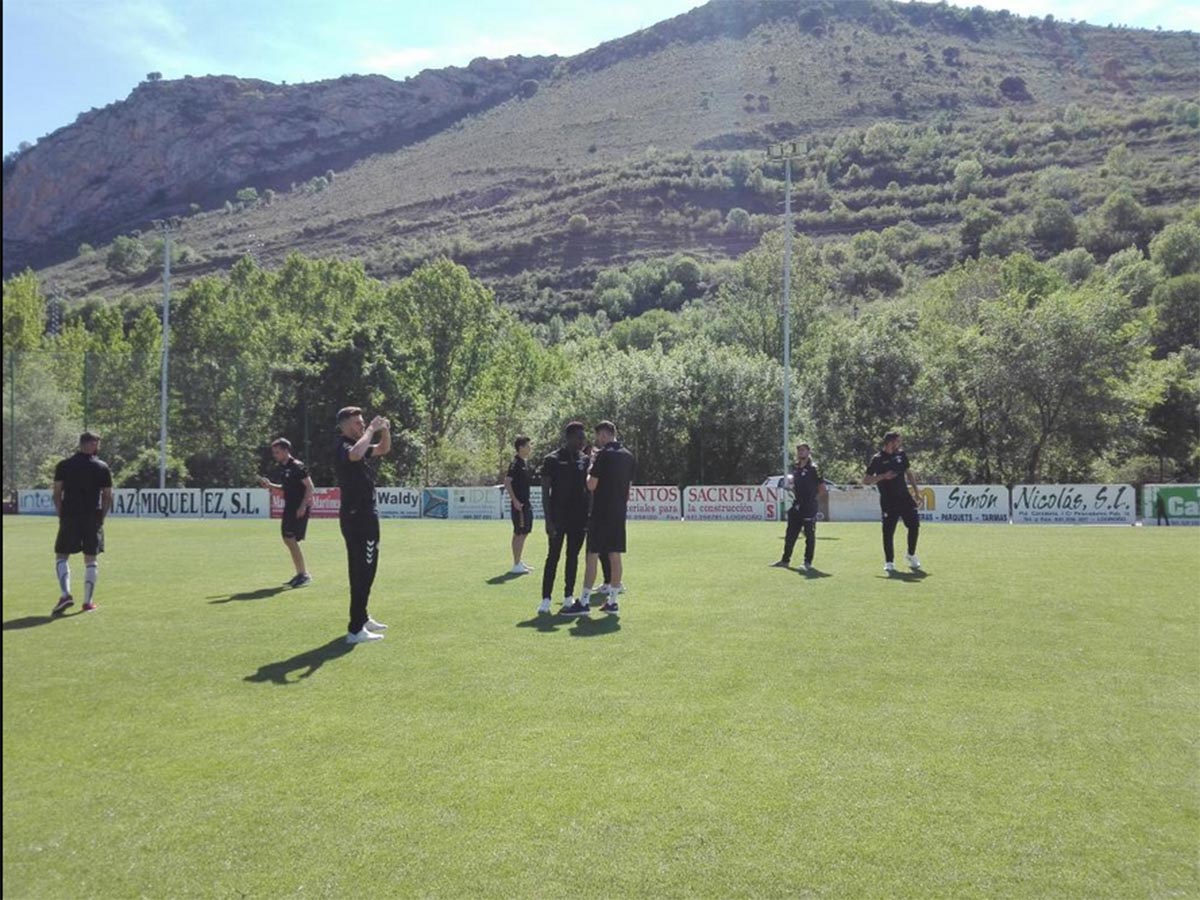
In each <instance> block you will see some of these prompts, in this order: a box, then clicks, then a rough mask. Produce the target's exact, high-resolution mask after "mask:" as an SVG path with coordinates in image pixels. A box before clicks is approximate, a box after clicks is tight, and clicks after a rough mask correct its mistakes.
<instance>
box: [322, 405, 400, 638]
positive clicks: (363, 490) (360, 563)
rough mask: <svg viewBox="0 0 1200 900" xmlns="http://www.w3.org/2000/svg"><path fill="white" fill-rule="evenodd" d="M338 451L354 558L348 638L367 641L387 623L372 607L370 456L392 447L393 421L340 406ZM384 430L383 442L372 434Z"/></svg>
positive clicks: (375, 542)
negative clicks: (368, 418)
mask: <svg viewBox="0 0 1200 900" xmlns="http://www.w3.org/2000/svg"><path fill="white" fill-rule="evenodd" d="M337 421H338V430H339V431H340V432H341V434H340V435H339V436H338V442H337V447H336V448H335V454H336V459H337V464H336V469H337V482H338V487H340V488H341V491H342V504H341V510H340V512H339V513H338V518H339V520H340V524H341V526H342V538H343V539H344V540H345V542H346V558H347V560H348V561H349V564H350V625H349V627H348V629H347V633H346V642H347V643H350V644H363V643H366V642H367V641H378V640H381V639H382V638H383V635H382V634H381V633H380V632H383V631H386V630H387V626H386V625H384V624H383V623H382V622H376V621H375V620H374V619H372V618H371V615H370V613H369V612H368V611H367V603H368V601H369V600H370V598H371V585H373V584H374V583H375V571H376V569H378V567H379V515H378V514H377V513H376V511H375V468H374V464H373V463H372V462H371V460H373V459H378V458H379V457H380V456H383V455H384V454H385V453H387V452H388V451H390V450H391V449H392V432H391V424H390V423H389V422H388V420H387V419H385V418H383V417H382V416H376V417H375V418H373V419H372V420H371V423H370V424H369V425H368V424H367V423H366V422H365V421H363V414H362V410H361V409H359V408H358V407H357V406H347V407H345V408H344V409H342V410H339V411H338V415H337ZM375 435H379V442H378V443H374V444H373V443H371V440H372V439H373V438H374V437H375Z"/></svg>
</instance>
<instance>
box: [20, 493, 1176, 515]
mask: <svg viewBox="0 0 1200 900" xmlns="http://www.w3.org/2000/svg"><path fill="white" fill-rule="evenodd" d="M22 512H24V510H22ZM1142 524H1143V525H1200V484H1148V485H1146V486H1145V487H1144V488H1142Z"/></svg>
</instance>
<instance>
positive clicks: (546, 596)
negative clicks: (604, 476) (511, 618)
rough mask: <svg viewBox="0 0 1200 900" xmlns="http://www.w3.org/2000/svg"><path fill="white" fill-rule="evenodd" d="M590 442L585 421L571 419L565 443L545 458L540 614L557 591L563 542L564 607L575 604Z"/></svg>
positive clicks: (585, 515)
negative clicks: (544, 542) (544, 547)
mask: <svg viewBox="0 0 1200 900" xmlns="http://www.w3.org/2000/svg"><path fill="white" fill-rule="evenodd" d="M586 442H587V437H586V435H585V433H584V428H583V423H582V422H571V423H569V424H568V425H567V427H566V428H564V429H563V441H562V446H561V447H559V448H558V449H557V450H555V451H554V452H553V453H551V454H549V455H548V456H547V457H546V458H545V459H544V460H542V509H543V510H544V511H545V515H546V535H547V537H548V538H549V539H550V547H549V550H548V552H547V554H546V567H545V568H544V569H543V570H542V604H541V606H539V607H538V612H539V613H549V612H550V595H551V593H552V592H553V591H554V576H555V573H556V572H557V571H558V560H559V558H560V556H561V555H562V549H563V541H566V544H567V564H566V572H565V573H564V585H563V587H564V591H563V597H564V599H563V609H564V610H565V609H569V608H570V607H571V606H572V605H573V604H574V603H575V599H574V594H575V576H576V574H577V573H578V571H579V551H580V550H581V549H582V548H583V541H584V538H585V537H586V536H587V523H588V503H589V501H590V499H591V498H590V496H589V494H588V488H587V481H588V476H587V471H588V465H589V463H590V462H591V459H590V458H589V457H588V455H587V454H585V453H584V452H583V445H584V444H585V443H586Z"/></svg>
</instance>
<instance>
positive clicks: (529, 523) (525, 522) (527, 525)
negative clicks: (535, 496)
mask: <svg viewBox="0 0 1200 900" xmlns="http://www.w3.org/2000/svg"><path fill="white" fill-rule="evenodd" d="M508 507H509V514H510V516H511V517H512V523H513V534H529V532H531V531H533V505H532V504H530V503H526V504H525V505H524V506H522V507H521V511H520V512H517V511H516V510H515V509H513V508H512V504H511V503H510V504H509V505H508Z"/></svg>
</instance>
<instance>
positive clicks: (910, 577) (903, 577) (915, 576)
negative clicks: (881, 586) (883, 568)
mask: <svg viewBox="0 0 1200 900" xmlns="http://www.w3.org/2000/svg"><path fill="white" fill-rule="evenodd" d="M875 577H876V578H882V579H883V580H884V581H907V582H921V581H924V580H925V579H926V578H929V577H931V576H930V574H929V573H928V572H926V571H925V570H924V569H922V570H921V571H919V572H893V573H892V574H891V575H876V576H875Z"/></svg>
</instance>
